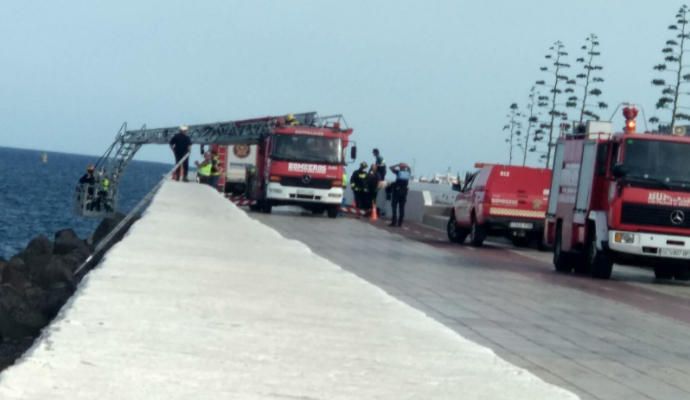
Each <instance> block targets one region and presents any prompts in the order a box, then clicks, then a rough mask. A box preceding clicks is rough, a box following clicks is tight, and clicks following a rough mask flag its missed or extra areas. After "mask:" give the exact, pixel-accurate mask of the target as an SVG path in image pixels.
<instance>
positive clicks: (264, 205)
mask: <svg viewBox="0 0 690 400" xmlns="http://www.w3.org/2000/svg"><path fill="white" fill-rule="evenodd" d="M272 210H273V204H271V203H269V202H268V201H263V202H262V204H261V212H263V213H265V214H270V213H271V211H272Z"/></svg>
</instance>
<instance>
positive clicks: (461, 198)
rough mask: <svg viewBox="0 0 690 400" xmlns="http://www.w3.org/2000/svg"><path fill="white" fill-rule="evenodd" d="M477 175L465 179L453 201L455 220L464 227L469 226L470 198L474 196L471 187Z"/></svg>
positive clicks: (476, 173)
mask: <svg viewBox="0 0 690 400" xmlns="http://www.w3.org/2000/svg"><path fill="white" fill-rule="evenodd" d="M478 174H479V172H475V173H474V174H472V175H469V176H468V177H467V179H465V184H464V185H463V187H462V190H461V191H460V193H459V194H458V197H457V198H456V200H455V220H456V221H457V222H458V223H460V224H462V225H464V226H466V225H469V224H470V211H471V210H472V197H473V196H474V192H473V190H472V185H473V184H474V181H475V180H476V179H477V175H478Z"/></svg>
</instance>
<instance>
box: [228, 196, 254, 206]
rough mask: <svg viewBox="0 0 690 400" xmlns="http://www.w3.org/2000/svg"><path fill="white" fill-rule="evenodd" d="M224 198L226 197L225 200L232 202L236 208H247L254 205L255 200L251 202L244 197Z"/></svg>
mask: <svg viewBox="0 0 690 400" xmlns="http://www.w3.org/2000/svg"><path fill="white" fill-rule="evenodd" d="M225 197H227V199H228V200H230V201H231V202H233V203H234V204H235V205H236V206H237V207H249V206H252V205H254V204H256V200H251V199H248V198H246V197H244V196H231V195H226V196H225Z"/></svg>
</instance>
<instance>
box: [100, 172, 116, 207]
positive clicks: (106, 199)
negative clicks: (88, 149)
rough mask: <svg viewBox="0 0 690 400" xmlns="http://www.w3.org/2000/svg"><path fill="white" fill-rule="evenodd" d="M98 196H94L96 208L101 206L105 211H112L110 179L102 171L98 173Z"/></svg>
mask: <svg viewBox="0 0 690 400" xmlns="http://www.w3.org/2000/svg"><path fill="white" fill-rule="evenodd" d="M98 184H99V185H98V186H99V188H98V196H97V198H96V209H97V210H98V211H100V210H101V207H102V208H103V209H105V211H107V212H112V211H113V207H112V205H111V204H110V179H108V175H105V173H104V171H100V173H99V174H98Z"/></svg>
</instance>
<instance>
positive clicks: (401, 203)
mask: <svg viewBox="0 0 690 400" xmlns="http://www.w3.org/2000/svg"><path fill="white" fill-rule="evenodd" d="M391 172H392V173H393V174H395V181H394V182H393V183H392V184H391V195H392V198H391V208H392V210H393V215H392V218H391V223H390V226H402V223H403V219H404V218H405V203H406V202H407V189H408V185H409V182H410V177H411V172H410V167H409V166H408V165H407V164H405V163H400V164H396V165H393V166H391Z"/></svg>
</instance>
